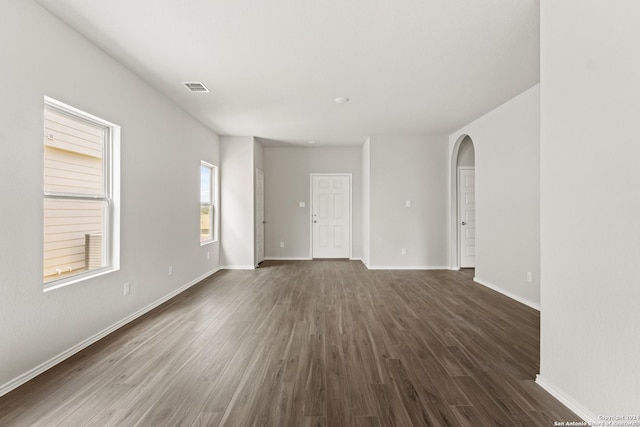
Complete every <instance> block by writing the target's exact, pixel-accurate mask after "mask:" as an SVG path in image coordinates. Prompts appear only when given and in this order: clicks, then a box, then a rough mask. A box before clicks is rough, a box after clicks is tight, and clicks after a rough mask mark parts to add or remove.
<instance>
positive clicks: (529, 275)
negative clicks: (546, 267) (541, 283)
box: [527, 271, 533, 283]
mask: <svg viewBox="0 0 640 427" xmlns="http://www.w3.org/2000/svg"><path fill="white" fill-rule="evenodd" d="M532 281H533V274H532V273H531V272H530V271H527V282H529V283H531V282H532Z"/></svg>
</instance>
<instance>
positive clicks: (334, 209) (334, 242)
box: [311, 174, 351, 258]
mask: <svg viewBox="0 0 640 427" xmlns="http://www.w3.org/2000/svg"><path fill="white" fill-rule="evenodd" d="M311 193H312V194H311V226H312V227H311V228H312V233H311V234H312V237H311V239H312V257H313V258H350V257H351V175H315V174H312V175H311Z"/></svg>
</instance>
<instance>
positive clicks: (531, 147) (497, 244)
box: [449, 85, 540, 308]
mask: <svg viewBox="0 0 640 427" xmlns="http://www.w3.org/2000/svg"><path fill="white" fill-rule="evenodd" d="M464 135H468V136H469V137H471V139H472V140H473V144H474V148H475V170H476V270H475V279H476V281H478V282H479V283H482V284H484V285H486V286H489V287H492V288H494V289H496V290H498V291H500V292H502V293H504V294H506V295H508V296H510V297H512V298H515V299H517V300H519V301H521V302H524V303H525V304H528V305H530V306H532V307H535V308H539V304H540V224H539V222H540V216H539V209H540V207H539V204H540V196H539V180H540V171H539V169H540V160H539V159H540V158H539V148H540V87H539V85H538V86H534V87H533V88H531V89H529V90H527V91H525V92H524V93H522V94H520V95H518V96H517V97H515V98H513V99H512V100H510V101H508V102H507V103H505V104H503V105H502V106H500V107H498V108H496V109H495V110H493V111H491V112H489V113H487V114H486V115H484V116H482V117H481V118H479V119H477V120H475V121H474V122H472V123H471V124H469V125H467V126H465V127H464V128H462V129H460V130H459V131H457V132H455V133H453V134H452V135H451V136H450V137H449V152H450V154H449V158H450V159H452V160H450V182H451V185H452V186H451V194H450V200H451V202H452V208H451V210H450V224H451V225H450V226H451V230H450V231H451V235H450V237H449V240H450V242H451V254H450V265H451V266H452V267H454V268H456V267H457V266H458V265H459V264H458V261H457V245H456V243H457V242H456V238H455V236H456V233H455V231H456V228H457V220H456V210H455V200H456V198H455V176H456V175H455V156H456V155H457V153H456V144H457V143H458V141H460V139H461V138H462V137H463V136H464ZM527 272H531V273H532V281H531V282H530V283H529V282H528V281H527Z"/></svg>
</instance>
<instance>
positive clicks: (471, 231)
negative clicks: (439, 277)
mask: <svg viewBox="0 0 640 427" xmlns="http://www.w3.org/2000/svg"><path fill="white" fill-rule="evenodd" d="M458 221H459V227H460V229H459V233H458V235H459V236H460V245H459V248H460V267H461V268H468V267H475V266H476V171H475V169H474V168H471V167H460V168H458Z"/></svg>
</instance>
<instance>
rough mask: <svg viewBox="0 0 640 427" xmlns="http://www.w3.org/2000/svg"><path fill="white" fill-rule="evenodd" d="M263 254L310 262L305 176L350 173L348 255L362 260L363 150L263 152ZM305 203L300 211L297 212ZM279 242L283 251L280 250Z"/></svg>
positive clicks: (281, 149) (275, 149)
mask: <svg viewBox="0 0 640 427" xmlns="http://www.w3.org/2000/svg"><path fill="white" fill-rule="evenodd" d="M264 162H265V171H264V172H265V221H266V222H267V223H266V224H265V255H266V257H267V258H289V259H295V258H304V259H308V258H310V257H311V251H310V249H311V247H310V245H311V239H310V237H311V235H310V232H311V228H310V227H311V213H310V210H309V209H310V200H311V199H310V198H311V194H310V178H309V174H310V173H351V174H353V176H352V179H353V180H352V183H351V187H352V197H353V206H352V238H353V240H352V248H353V250H352V256H353V258H361V257H362V193H361V192H362V173H361V170H362V149H361V148H360V147H341V148H329V147H313V148H305V147H302V148H299V147H265V148H264ZM300 202H304V203H305V207H304V208H301V207H299V203H300ZM280 242H284V245H285V246H284V248H281V247H280Z"/></svg>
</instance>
